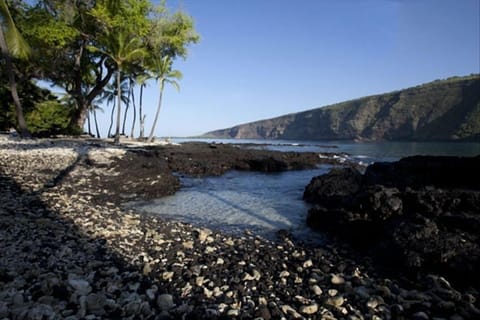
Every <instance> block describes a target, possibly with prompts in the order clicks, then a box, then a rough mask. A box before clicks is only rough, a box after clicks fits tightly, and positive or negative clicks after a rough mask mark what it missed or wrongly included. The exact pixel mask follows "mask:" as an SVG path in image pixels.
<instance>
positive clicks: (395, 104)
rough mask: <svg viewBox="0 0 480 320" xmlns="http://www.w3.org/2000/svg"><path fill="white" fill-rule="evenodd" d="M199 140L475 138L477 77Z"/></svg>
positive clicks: (479, 110) (479, 111)
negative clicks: (211, 138)
mask: <svg viewBox="0 0 480 320" xmlns="http://www.w3.org/2000/svg"><path fill="white" fill-rule="evenodd" d="M204 136H207V137H214V138H240V139H287V140H353V139H358V140H371V141H374V140H403V141H434V140H475V141H479V140H480V76H479V75H473V76H468V77H453V78H449V79H447V80H437V81H434V82H430V83H428V84H424V85H420V86H417V87H413V88H408V89H404V90H400V91H395V92H391V93H386V94H381V95H376V96H370V97H365V98H360V99H356V100H351V101H347V102H342V103H338V104H335V105H331V106H326V107H322V108H317V109H313V110H308V111H304V112H300V113H295V114H289V115H285V116H281V117H277V118H273V119H268V120H262V121H256V122H251V123H247V124H243V125H239V126H235V127H232V128H228V129H223V130H217V131H212V132H209V133H207V134H205V135H204Z"/></svg>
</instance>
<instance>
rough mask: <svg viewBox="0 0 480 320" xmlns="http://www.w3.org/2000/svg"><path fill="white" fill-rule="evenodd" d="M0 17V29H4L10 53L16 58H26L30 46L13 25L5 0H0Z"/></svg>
mask: <svg viewBox="0 0 480 320" xmlns="http://www.w3.org/2000/svg"><path fill="white" fill-rule="evenodd" d="M0 17H1V20H2V25H1V26H0V27H1V28H2V30H1V31H2V32H3V31H4V30H5V39H6V41H7V46H8V50H9V52H10V55H12V56H13V57H16V58H22V59H25V58H28V56H29V55H30V47H29V45H28V44H27V42H26V41H25V39H24V38H23V37H22V35H21V34H20V32H19V31H18V29H17V27H16V26H15V22H14V21H13V19H12V16H11V15H10V11H9V10H8V6H7V3H6V1H5V0H0Z"/></svg>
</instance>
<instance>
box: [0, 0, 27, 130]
mask: <svg viewBox="0 0 480 320" xmlns="http://www.w3.org/2000/svg"><path fill="white" fill-rule="evenodd" d="M0 22H1V24H0V51H1V54H2V56H3V57H4V59H5V65H6V68H7V73H8V82H9V85H10V92H11V94H12V99H13V103H14V104H15V111H16V114H17V121H18V128H19V129H20V135H21V136H22V137H29V136H30V132H29V131H28V128H27V124H26V122H25V117H24V115H23V108H22V104H21V102H20V98H19V96H18V91H17V82H16V80H15V72H14V66H13V62H12V57H16V58H26V57H28V56H29V54H30V48H29V46H28V44H27V43H26V42H25V40H24V39H23V37H22V35H21V34H20V32H18V29H17V27H16V26H15V23H14V21H13V19H12V16H11V15H10V11H9V10H8V6H7V3H6V1H5V0H0Z"/></svg>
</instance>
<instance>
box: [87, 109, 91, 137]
mask: <svg viewBox="0 0 480 320" xmlns="http://www.w3.org/2000/svg"><path fill="white" fill-rule="evenodd" d="M87 128H88V135H89V136H91V135H92V127H91V125H90V110H89V111H88V113H87Z"/></svg>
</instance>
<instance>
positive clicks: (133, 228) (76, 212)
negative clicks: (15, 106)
mask: <svg viewBox="0 0 480 320" xmlns="http://www.w3.org/2000/svg"><path fill="white" fill-rule="evenodd" d="M219 155H221V156H219ZM320 161H325V162H327V163H332V161H334V160H331V159H326V158H322V159H320V158H319V157H318V154H313V153H312V154H302V155H300V154H298V153H290V154H285V153H279V152H274V151H265V150H247V149H238V148H234V147H232V146H227V145H209V144H200V143H192V144H188V146H187V145H182V146H173V145H161V146H159V145H155V146H144V145H140V146H137V147H135V148H125V147H115V146H112V145H109V144H105V143H103V142H101V141H96V140H87V141H85V140H75V139H72V140H41V141H33V140H32V141H25V142H16V141H12V140H8V139H5V138H3V139H2V140H0V170H1V172H0V173H1V174H0V185H1V188H2V190H3V191H2V198H3V201H2V203H3V204H2V205H1V206H0V209H1V211H0V225H1V228H0V235H1V239H2V241H1V242H0V252H2V260H1V263H0V284H1V286H0V288H2V289H0V318H9V317H10V318H18V319H34V318H41V317H44V318H47V319H50V318H51V319H56V318H68V319H72V320H73V319H80V318H88V319H101V318H129V317H130V318H134V317H135V318H145V319H146V318H152V319H155V318H158V319H160V318H162V319H169V318H172V319H175V318H182V317H183V316H185V317H186V318H191V319H196V318H211V319H215V318H218V319H220V318H239V319H240V318H244V319H250V318H256V317H258V318H263V319H276V318H281V317H286V318H289V319H290V318H291V319H294V318H298V319H300V318H302V317H303V318H309V319H336V318H349V319H362V318H375V317H379V318H382V319H389V318H391V319H402V318H405V319H411V318H416V319H430V318H433V317H440V318H441V317H443V318H445V319H448V318H450V319H469V318H472V319H473V318H475V317H478V316H479V311H478V303H479V302H478V291H476V290H475V289H472V288H468V289H464V290H463V291H460V290H458V289H456V288H453V287H452V286H451V285H450V284H449V283H448V279H444V278H441V277H438V276H435V275H428V276H426V277H425V278H424V279H391V278H387V277H385V276H382V275H381V272H377V271H378V270H376V268H375V266H374V265H372V263H371V261H369V259H365V258H362V257H361V256H355V255H352V252H351V251H350V250H349V249H347V248H343V247H342V246H340V245H335V244H329V245H327V246H325V247H321V248H320V247H317V248H314V247H308V246H303V245H302V244H301V243H297V242H295V240H294V239H290V238H289V237H288V235H287V236H284V237H282V238H281V239H279V241H278V242H273V241H268V240H265V239H262V238H260V237H256V236H255V235H252V234H248V233H246V234H245V235H244V236H242V237H233V236H229V235H225V234H221V233H218V232H215V231H212V230H208V229H204V228H201V229H199V228H196V227H194V226H192V225H188V224H183V223H179V222H174V221H167V220H164V219H161V218H158V217H152V216H149V215H142V214H139V213H137V212H134V211H132V210H127V209H124V208H122V207H121V203H122V202H124V201H126V200H132V199H135V198H143V199H145V198H157V197H161V196H164V195H167V194H172V193H174V192H175V191H176V190H178V188H179V187H180V184H179V182H178V178H176V177H175V175H173V174H172V173H173V172H177V173H180V174H188V175H195V176H206V175H220V174H222V173H224V172H226V171H228V170H231V169H237V170H259V171H279V170H286V169H302V168H307V167H308V166H314V165H317V164H318V163H319V162H320ZM328 161H330V162H328ZM417 280H418V281H417Z"/></svg>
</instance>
